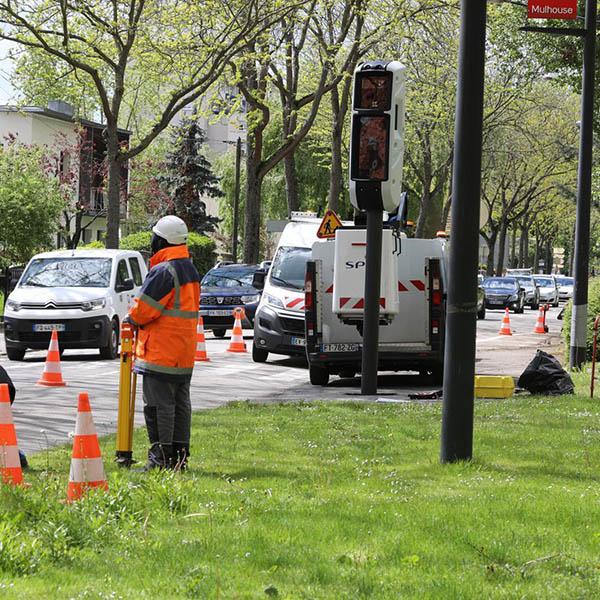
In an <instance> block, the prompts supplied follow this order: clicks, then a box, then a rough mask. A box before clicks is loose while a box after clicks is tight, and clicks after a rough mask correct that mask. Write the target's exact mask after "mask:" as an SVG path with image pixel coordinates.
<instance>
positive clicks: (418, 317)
mask: <svg viewBox="0 0 600 600" xmlns="http://www.w3.org/2000/svg"><path fill="white" fill-rule="evenodd" d="M447 243H448V242H447V240H445V239H412V238H407V237H406V235H405V234H404V233H402V232H400V231H399V229H398V228H397V225H396V224H393V223H390V222H385V223H384V229H383V243H382V261H381V264H382V268H381V291H380V299H379V304H380V314H379V324H380V327H379V343H378V349H379V359H378V370H380V371H405V370H410V371H418V372H419V373H420V374H423V375H425V374H428V375H430V376H431V377H432V378H433V380H434V381H435V383H441V381H442V376H443V363H444V328H445V314H446V281H447V279H446V278H447V275H446V274H447V265H446V252H445V249H446V245H447ZM365 252H366V229H365V228H364V227H356V226H355V227H343V228H341V229H338V230H337V231H336V232H335V239H329V240H319V241H316V242H315V243H314V244H313V245H312V252H311V259H310V260H309V261H308V262H307V268H306V280H305V300H304V305H305V313H306V320H305V327H306V332H305V339H306V354H307V358H308V363H309V373H310V381H311V383H312V384H313V385H327V383H328V381H329V377H330V375H334V374H335V375H339V376H341V377H353V376H354V375H355V374H356V373H357V372H360V370H361V353H362V327H363V313H364V289H365V287H364V286H365V267H366V260H365Z"/></svg>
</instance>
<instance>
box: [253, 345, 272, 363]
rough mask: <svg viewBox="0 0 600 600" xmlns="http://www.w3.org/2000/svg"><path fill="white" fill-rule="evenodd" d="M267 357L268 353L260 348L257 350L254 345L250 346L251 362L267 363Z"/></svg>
mask: <svg viewBox="0 0 600 600" xmlns="http://www.w3.org/2000/svg"><path fill="white" fill-rule="evenodd" d="M268 357H269V353H268V352H267V351H266V350H263V349H262V348H257V347H256V346H255V345H254V344H252V360H253V361H254V362H255V363H264V362H267V358H268Z"/></svg>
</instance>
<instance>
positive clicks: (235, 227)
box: [231, 137, 242, 263]
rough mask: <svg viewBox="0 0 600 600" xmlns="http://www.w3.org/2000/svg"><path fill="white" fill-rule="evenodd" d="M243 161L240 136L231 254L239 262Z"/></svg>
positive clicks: (237, 145) (238, 141)
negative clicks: (241, 172)
mask: <svg viewBox="0 0 600 600" xmlns="http://www.w3.org/2000/svg"><path fill="white" fill-rule="evenodd" d="M241 162H242V138H241V137H238V139H237V142H236V145H235V191H234V195H233V233H232V240H231V255H232V258H233V262H234V263H236V262H237V251H238V227H239V211H240V167H241Z"/></svg>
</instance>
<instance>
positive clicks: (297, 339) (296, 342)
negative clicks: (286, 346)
mask: <svg viewBox="0 0 600 600" xmlns="http://www.w3.org/2000/svg"><path fill="white" fill-rule="evenodd" d="M292 346H306V340H305V339H304V338H301V337H293V338H292Z"/></svg>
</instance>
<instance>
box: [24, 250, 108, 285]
mask: <svg viewBox="0 0 600 600" xmlns="http://www.w3.org/2000/svg"><path fill="white" fill-rule="evenodd" d="M111 264H112V259H111V258H91V257H90V258H79V257H78V258H68V257H64V258H63V257H60V258H36V259H35V260H32V261H31V262H30V263H29V265H28V267H27V270H26V271H25V273H24V274H23V277H22V279H21V282H20V283H19V287H97V288H106V287H108V286H109V285H110V271H111Z"/></svg>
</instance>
